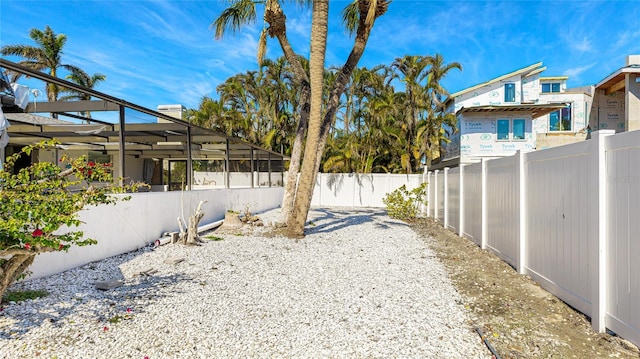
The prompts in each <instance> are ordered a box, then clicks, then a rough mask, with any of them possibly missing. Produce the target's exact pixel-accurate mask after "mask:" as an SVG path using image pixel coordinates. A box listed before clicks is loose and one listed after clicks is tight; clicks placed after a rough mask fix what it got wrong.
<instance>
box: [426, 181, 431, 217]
mask: <svg viewBox="0 0 640 359" xmlns="http://www.w3.org/2000/svg"><path fill="white" fill-rule="evenodd" d="M426 181H427V188H426V190H427V198H426V200H427V205H426V210H427V217H431V189H432V187H431V171H429V172H427V173H426Z"/></svg>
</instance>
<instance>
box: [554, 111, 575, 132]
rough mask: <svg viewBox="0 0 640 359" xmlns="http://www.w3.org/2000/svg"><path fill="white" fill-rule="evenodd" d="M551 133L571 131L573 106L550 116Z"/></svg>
mask: <svg viewBox="0 0 640 359" xmlns="http://www.w3.org/2000/svg"><path fill="white" fill-rule="evenodd" d="M549 131H571V105H568V106H567V107H565V108H563V109H562V110H558V111H554V112H551V113H550V114H549Z"/></svg>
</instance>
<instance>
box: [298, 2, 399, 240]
mask: <svg viewBox="0 0 640 359" xmlns="http://www.w3.org/2000/svg"><path fill="white" fill-rule="evenodd" d="M313 6H314V10H313V22H315V21H316V17H318V19H317V21H318V23H317V24H316V26H317V27H318V29H316V30H313V24H312V33H311V46H312V47H311V48H312V51H311V54H312V56H313V49H314V48H315V47H314V46H319V47H321V48H322V49H325V48H326V28H323V27H324V26H326V21H327V20H326V16H328V15H327V14H325V11H326V12H328V8H329V4H328V1H327V3H326V4H325V2H324V1H318V2H315V1H314V3H313ZM316 6H317V7H316ZM388 6H389V1H386V0H354V1H353V2H352V3H350V5H348V6H347V9H345V11H344V12H343V13H345V14H346V13H348V12H351V13H356V12H355V11H350V9H354V8H357V9H358V11H357V15H356V16H357V20H356V19H355V16H353V18H352V19H351V20H350V21H351V23H357V24H358V25H357V27H356V31H355V41H354V44H353V47H352V49H351V52H350V53H349V56H348V57H347V60H346V62H345V64H344V65H343V66H342V67H341V68H340V70H339V71H338V72H337V76H336V78H335V81H333V83H332V85H331V91H330V92H329V96H328V98H327V104H326V108H325V111H324V113H323V114H322V113H321V114H320V116H322V121H321V123H320V131H319V133H318V135H319V138H315V126H316V124H313V127H312V124H311V120H309V131H308V132H309V133H308V134H307V145H306V147H305V159H304V161H303V164H302V166H303V167H302V171H301V173H300V184H299V185H298V191H297V194H296V198H295V204H294V208H295V210H294V211H292V212H291V213H289V218H288V220H287V226H288V227H289V228H288V231H289V234H290V235H292V236H303V235H304V223H305V221H306V218H307V215H308V214H309V208H310V206H311V197H312V195H313V185H314V184H315V179H316V177H317V175H318V172H319V170H320V162H321V159H322V156H323V153H324V148H325V145H326V143H327V138H328V136H329V132H330V131H331V128H332V127H333V124H334V123H335V119H336V116H335V115H336V112H337V110H338V108H339V107H340V97H341V96H342V94H343V93H344V90H345V87H346V85H347V83H348V81H349V78H350V77H351V73H352V72H353V70H354V69H355V68H356V66H357V65H358V61H360V58H361V57H362V54H363V53H364V49H365V47H366V45H367V41H368V39H369V35H370V34H371V29H372V28H373V24H374V23H375V20H376V19H377V18H378V17H379V16H382V15H383V14H384V13H385V12H386V11H387V8H388ZM347 28H349V26H347ZM316 31H318V32H320V33H319V34H317V33H316ZM322 42H324V44H323V45H321V43H322ZM323 59H324V56H323ZM310 68H311V69H310V74H311V76H312V77H313V76H318V77H319V74H318V73H317V72H314V71H319V69H318V68H315V67H314V66H313V65H310ZM323 72H324V69H323ZM315 96H319V94H318V92H317V91H316V92H315ZM313 101H317V99H312V104H313ZM318 110H319V111H320V110H321V109H320V108H319V109H318ZM312 115H313V116H315V114H313V113H312ZM312 129H313V132H312ZM310 141H311V143H312V144H313V143H317V145H312V146H310V145H309V142H310ZM316 141H317V142H316ZM308 151H315V159H311V158H312V157H313V154H308V153H307V152H308Z"/></svg>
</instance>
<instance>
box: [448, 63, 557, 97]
mask: <svg viewBox="0 0 640 359" xmlns="http://www.w3.org/2000/svg"><path fill="white" fill-rule="evenodd" d="M544 70H546V67H542V62H538V63H535V64H533V65H530V66H527V67H523V68H521V69H519V70H516V71H513V72H510V73H508V74H505V75H502V76H499V77H496V78H494V79H491V80H489V81H487V82H483V83H481V84H477V85H475V86H471V87H469V88H466V89H464V90H462V91H458V92H456V93H452V94H451V95H450V96H449V100H451V99H453V98H454V97H458V96H460V95H464V94H466V93H469V92H471V91H474V90H477V89H479V88H482V87H484V86H487V85H491V84H493V83H496V82H499V81H502V80H505V79H508V78H510V77H513V76H516V75H521V76H523V77H526V76H530V75H533V74H537V73H540V72H542V71H544Z"/></svg>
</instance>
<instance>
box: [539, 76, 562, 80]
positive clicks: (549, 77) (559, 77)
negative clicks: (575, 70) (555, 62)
mask: <svg viewBox="0 0 640 359" xmlns="http://www.w3.org/2000/svg"><path fill="white" fill-rule="evenodd" d="M568 79H569V76H545V77H542V76H540V81H564V80H568Z"/></svg>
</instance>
